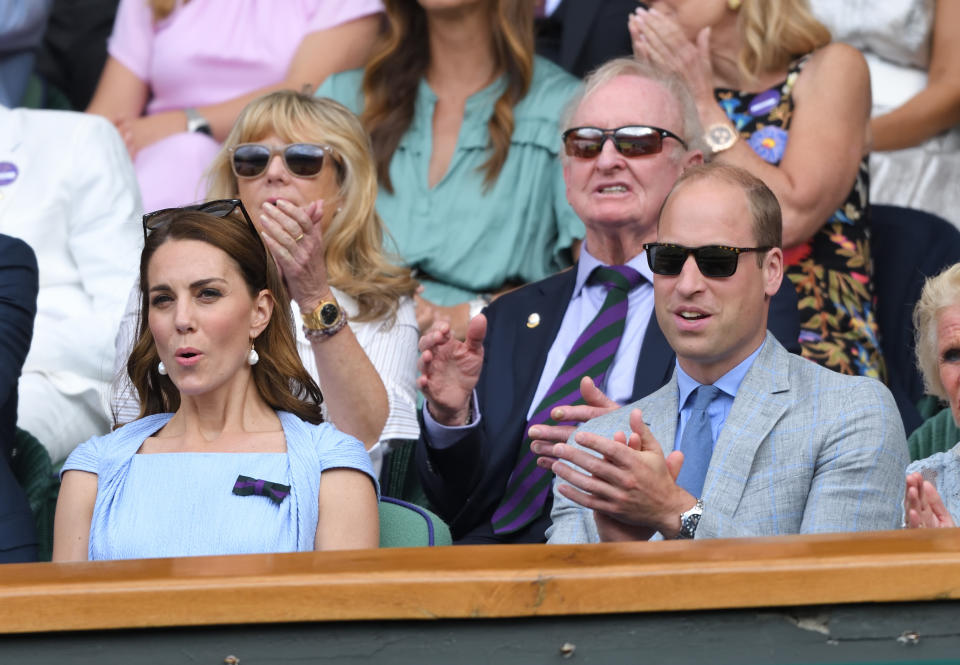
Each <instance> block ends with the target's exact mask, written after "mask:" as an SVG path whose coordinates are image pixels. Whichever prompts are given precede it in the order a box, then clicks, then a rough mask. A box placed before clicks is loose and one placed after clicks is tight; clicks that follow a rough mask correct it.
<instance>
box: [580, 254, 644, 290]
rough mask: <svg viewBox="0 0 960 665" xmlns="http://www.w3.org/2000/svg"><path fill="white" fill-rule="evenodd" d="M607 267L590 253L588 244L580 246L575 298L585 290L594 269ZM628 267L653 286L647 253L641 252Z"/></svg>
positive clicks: (628, 263)
mask: <svg viewBox="0 0 960 665" xmlns="http://www.w3.org/2000/svg"><path fill="white" fill-rule="evenodd" d="M602 265H605V264H603V263H601V262H600V260H599V259H597V257H595V256H594V255H593V254H591V253H590V251H589V250H588V249H587V243H586V241H584V243H583V244H582V245H581V246H580V259H579V260H578V261H577V281H576V282H574V286H573V297H574V298H576V297H577V296H579V295H580V292H581V291H582V290H583V285H584V284H586V283H587V278H588V277H590V273H592V272H593V269H594V268H596V267H598V266H602ZM627 265H628V266H630V267H631V268H633V269H634V270H636V271H637V272H639V273H640V274H641V275H643V276H644V278H645V279H646V280H647V283H649V284H653V273H652V272H651V271H650V266H649V265H648V264H647V255H646V252H640V253H639V254H637V255H636V256H635V257H633V258H632V259H630V260H629V261H627Z"/></svg>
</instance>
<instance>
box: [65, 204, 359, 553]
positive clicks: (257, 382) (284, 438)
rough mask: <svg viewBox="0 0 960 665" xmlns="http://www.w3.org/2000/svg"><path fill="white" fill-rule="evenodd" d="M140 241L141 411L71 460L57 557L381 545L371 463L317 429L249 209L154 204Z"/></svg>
mask: <svg viewBox="0 0 960 665" xmlns="http://www.w3.org/2000/svg"><path fill="white" fill-rule="evenodd" d="M295 231H296V230H295V229H293V230H291V232H290V234H289V238H288V239H287V240H286V241H285V242H286V243H287V244H286V245H283V246H282V247H281V250H282V251H289V252H292V251H294V250H295V244H296V242H297V240H298V238H296V235H295ZM144 236H145V246H144V250H143V254H142V255H141V260H140V284H141V285H142V286H141V309H140V312H141V314H140V323H139V325H138V330H139V337H138V339H137V342H136V344H135V346H134V349H133V351H132V352H131V354H130V359H129V361H128V363H127V373H128V375H129V377H130V381H131V383H132V384H133V386H134V388H135V389H136V391H137V393H138V395H139V403H140V418H139V419H137V420H135V421H133V422H131V423H129V424H127V425H125V426H123V427H120V428H119V429H117V430H115V431H114V432H112V433H110V434H108V435H106V436H102V437H95V438H92V439H90V440H89V441H87V442H86V443H83V444H81V445H80V446H79V447H77V449H76V450H75V451H74V452H73V454H71V455H70V457H69V458H68V459H67V462H66V463H65V464H64V467H63V471H62V481H63V484H62V488H61V491H60V498H59V501H58V503H57V513H56V520H55V524H54V548H53V559H54V561H70V560H86V559H124V558H144V557H163V556H194V555H213V554H238V553H262V552H291V551H304V550H313V549H340V548H363V547H376V546H377V542H378V519H377V492H378V489H377V484H376V479H375V477H374V475H373V472H372V467H371V464H370V459H369V456H368V455H367V453H366V451H365V450H364V447H363V444H361V443H360V442H359V441H358V440H356V439H354V438H353V437H350V436H348V435H346V434H343V433H342V432H340V431H338V430H337V429H335V428H334V427H333V426H332V425H329V424H327V423H324V422H323V416H322V413H321V409H320V402H321V401H322V399H323V398H322V396H321V394H320V389H319V388H318V387H317V385H316V383H315V382H314V381H313V379H311V378H310V376H309V374H308V373H307V371H306V370H305V369H304V367H303V365H302V363H301V361H300V358H299V355H298V354H297V349H296V345H295V341H294V338H293V333H292V330H293V329H292V325H291V320H290V302H289V296H288V295H287V292H286V289H285V287H284V285H283V283H282V281H281V279H280V276H279V273H278V271H277V268H276V264H275V263H274V260H273V259H272V257H271V256H270V254H268V253H267V251H266V249H265V248H264V245H263V243H262V242H261V240H260V236H259V234H258V233H257V232H256V230H255V228H254V226H253V225H252V223H251V222H250V219H249V217H248V216H247V212H246V210H244V208H243V205H242V204H241V203H240V201H239V200H223V201H212V202H209V203H205V204H202V205H200V206H191V207H189V208H176V209H169V210H161V211H158V212H155V213H150V214H148V215H145V216H144ZM335 325H336V324H334V326H335ZM328 334H329V333H328Z"/></svg>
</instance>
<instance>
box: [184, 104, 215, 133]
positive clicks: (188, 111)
mask: <svg viewBox="0 0 960 665" xmlns="http://www.w3.org/2000/svg"><path fill="white" fill-rule="evenodd" d="M183 112H184V114H185V115H186V116H187V131H188V132H199V133H201V134H206V135H207V136H213V131H212V130H211V129H210V121H208V120H207V119H206V118H204V117H203V116H202V115H200V113H199V111H197V109H195V108H185V109H183Z"/></svg>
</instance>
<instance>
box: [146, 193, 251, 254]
mask: <svg viewBox="0 0 960 665" xmlns="http://www.w3.org/2000/svg"><path fill="white" fill-rule="evenodd" d="M237 209H239V210H240V214H241V215H243V219H244V221H245V222H246V223H247V228H249V229H250V232H251V233H252V234H253V235H254V236H256V238H257V242H259V243H260V244H261V245H263V239H262V238H261V237H260V232H259V231H257V227H255V226H254V225H253V222H252V221H251V220H250V215H248V214H247V209H246V208H244V207H243V202H242V201H241V200H240V199H217V200H216V201H207V202H206V203H197V204H195V205H189V206H183V207H182V208H163V209H162V210H155V211H153V212H148V213H147V214H145V215H144V216H143V240H144V242H146V240H147V236H148V235H150V233H151V232H153V231H156V230H157V229H160V228H162V227H164V226H166V225H167V224H169V223H170V220H172V219H173V217H174V214H176V213H179V212H183V211H191V212H203V213H206V214H208V215H213V216H214V217H219V218H221V219H223V218H225V217H230V216H231V215H232V214H233V212H234V211H235V210H237ZM234 219H236V218H234ZM238 221H239V220H238Z"/></svg>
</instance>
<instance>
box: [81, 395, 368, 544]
mask: <svg viewBox="0 0 960 665" xmlns="http://www.w3.org/2000/svg"><path fill="white" fill-rule="evenodd" d="M172 415H173V414H169V413H166V414H158V415H153V416H147V417H146V418H142V419H141V420H137V421H134V422H132V423H130V424H128V425H125V426H123V427H121V428H120V429H118V430H116V431H114V432H111V433H110V434H107V435H106V436H102V437H94V438H92V439H90V440H89V441H87V442H85V443H82V444H81V445H80V446H78V447H77V448H76V450H74V451H73V453H72V454H71V455H70V457H69V458H68V459H67V461H66V463H65V464H64V466H63V471H69V470H72V469H76V470H80V471H88V472H90V473H95V474H97V499H96V503H95V504H94V509H93V519H92V520H91V524H90V544H89V550H88V554H89V557H90V559H91V560H96V559H137V558H151V557H169V556H200V555H213V554H252V553H270V552H296V551H308V550H312V549H313V543H314V538H315V536H316V531H317V517H318V515H317V513H318V506H317V497H318V493H319V489H320V480H321V474H322V473H323V471H325V470H326V469H332V468H352V469H357V470H358V471H362V472H364V473H366V474H367V475H369V476H370V478H371V480H372V481H373V483H374V485H375V486H376V478H375V477H374V475H373V468H372V466H371V464H370V456H369V455H368V454H367V452H366V450H364V448H363V444H361V443H360V442H359V441H357V440H356V439H354V438H353V437H351V436H348V435H346V434H344V433H343V432H340V431H339V430H337V429H336V428H335V427H333V426H332V425H329V424H327V423H324V424H322V425H311V424H310V423H306V422H304V421H302V420H300V419H299V418H297V417H296V416H294V415H293V414H290V413H287V412H283V411H281V412H279V413H278V414H277V415H278V416H279V417H280V422H281V425H282V426H283V433H284V436H285V438H286V443H287V452H285V453H159V454H140V455H138V454H137V450H139V449H140V446H141V445H142V444H143V441H144V440H145V439H146V438H147V437H149V436H152V435H153V434H154V433H156V432H157V431H158V430H159V429H160V428H162V427H163V426H164V425H165V424H166V423H167V421H169V420H170V418H171V417H172ZM239 476H245V477H247V478H250V479H253V480H254V481H266V483H274V484H279V485H289V487H290V490H289V494H287V495H284V493H283V492H280V493H276V492H274V493H273V497H271V496H270V492H264V493H263V494H248V495H238V494H236V493H234V486H235V485H236V484H237V481H238V477H239ZM377 491H378V493H379V488H378V490H377Z"/></svg>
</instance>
